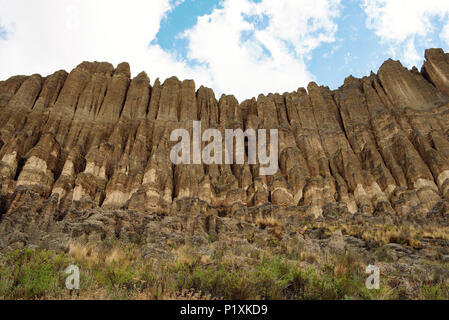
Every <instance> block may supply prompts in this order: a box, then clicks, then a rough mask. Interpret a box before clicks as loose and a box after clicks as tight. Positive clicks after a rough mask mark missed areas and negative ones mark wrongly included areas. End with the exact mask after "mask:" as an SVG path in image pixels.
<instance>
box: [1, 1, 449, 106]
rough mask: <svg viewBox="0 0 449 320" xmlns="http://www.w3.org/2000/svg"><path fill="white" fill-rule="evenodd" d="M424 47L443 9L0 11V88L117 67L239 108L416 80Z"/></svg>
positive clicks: (359, 5)
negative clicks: (271, 97)
mask: <svg viewBox="0 0 449 320" xmlns="http://www.w3.org/2000/svg"><path fill="white" fill-rule="evenodd" d="M125 3H126V4H125ZM431 47H438V48H443V49H444V50H445V51H449V1H448V0H426V1H422V0H407V1H403V0H313V1H311V0H151V1H148V0H128V1H127V2H123V1H118V0H40V1H30V0H14V1H11V0H0V80H4V79H7V78H8V77H10V76H13V75H17V74H33V73H39V74H42V75H44V76H45V75H48V74H51V73H53V72H55V71H57V70H60V69H64V70H67V71H70V70H71V69H73V68H74V67H76V66H77V65H78V64H79V63H81V62H82V61H108V62H111V63H113V64H115V65H117V64H118V63H120V62H122V61H126V62H129V63H130V65H131V71H132V74H133V76H135V75H137V74H138V73H139V72H140V71H146V72H147V74H148V75H149V77H150V79H151V81H152V82H153V83H154V81H155V80H156V78H160V80H161V81H164V80H165V79H166V78H168V77H171V76H177V77H178V78H179V79H194V80H195V83H196V85H197V87H199V86H200V85H204V86H207V87H211V88H213V89H214V91H215V94H216V96H217V98H218V97H219V96H220V95H221V94H233V95H235V96H236V98H237V99H239V100H240V101H242V100H244V99H247V98H252V97H255V96H256V97H257V95H259V94H260V93H263V94H268V93H270V92H273V93H274V92H279V93H283V92H286V91H293V90H296V89H298V88H299V87H307V84H308V83H309V82H310V81H315V82H317V83H318V84H319V85H325V86H329V87H330V88H331V89H336V88H338V87H339V86H341V85H342V84H343V82H344V79H345V78H346V77H347V76H349V75H353V76H355V77H362V76H365V75H369V73H370V72H371V71H374V72H377V70H378V69H379V67H380V66H381V64H382V63H383V61H385V60H387V59H388V58H393V59H396V60H401V62H402V63H403V64H404V65H405V66H407V67H409V68H411V67H412V66H416V67H417V68H418V69H420V68H421V65H422V63H423V57H424V50H425V49H426V48H431Z"/></svg>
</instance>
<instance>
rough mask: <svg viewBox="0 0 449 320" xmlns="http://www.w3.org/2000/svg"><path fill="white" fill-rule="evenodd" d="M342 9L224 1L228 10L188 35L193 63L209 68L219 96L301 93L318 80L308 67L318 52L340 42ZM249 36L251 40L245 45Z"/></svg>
mask: <svg viewBox="0 0 449 320" xmlns="http://www.w3.org/2000/svg"><path fill="white" fill-rule="evenodd" d="M339 4H340V1H339V0H316V1H314V2H311V1H308V0H286V1H270V0H263V1H261V2H258V3H255V2H252V1H248V0H226V1H223V3H222V8H218V9H215V10H214V11H213V12H212V13H211V14H210V15H205V16H203V17H200V18H199V19H198V23H197V24H196V25H195V26H194V27H193V28H192V29H190V30H187V31H186V32H185V34H184V36H185V37H186V38H187V39H188V41H189V58H190V59H196V60H198V61H200V62H202V63H206V64H207V65H208V71H209V72H211V74H212V81H213V83H214V87H215V88H216V89H217V90H218V91H219V92H227V93H233V94H235V95H236V96H237V97H238V98H248V97H251V96H254V95H257V94H258V93H268V92H273V91H280V92H283V91H286V90H295V89H297V88H298V87H299V86H306V85H307V83H308V82H309V81H310V80H312V79H313V76H312V74H311V73H310V72H309V71H308V70H307V67H306V64H305V62H306V59H308V58H309V57H310V55H311V53H312V50H313V49H315V48H317V47H318V46H319V45H320V44H322V43H324V42H333V41H335V33H336V30H337V25H336V24H335V23H334V19H335V18H336V17H337V16H338V13H339ZM245 17H258V18H259V19H245ZM263 17H265V19H266V20H267V23H266V25H265V26H262V27H261V26H260V24H259V23H258V22H257V21H260V20H263V19H262V18H263ZM243 32H244V33H245V34H246V35H249V36H248V37H247V38H243V39H242V33H243ZM267 51H268V52H269V54H267Z"/></svg>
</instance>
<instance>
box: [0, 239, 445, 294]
mask: <svg viewBox="0 0 449 320" xmlns="http://www.w3.org/2000/svg"><path fill="white" fill-rule="evenodd" d="M234 253H235V252H234ZM230 256H231V255H230V253H229V252H226V251H225V250H215V251H214V253H213V254H212V255H211V256H201V255H198V254H195V253H194V251H193V250H192V249H191V248H189V247H185V246H184V247H181V248H178V249H177V250H176V258H175V259H173V260H172V261H170V262H167V261H160V260H157V259H143V258H142V257H141V255H140V253H139V250H138V249H137V247H134V246H127V247H114V248H111V249H110V250H107V251H103V252H100V253H98V252H95V251H94V250H92V249H91V248H90V247H88V246H83V247H81V246H75V245H72V246H70V248H69V250H68V251H67V253H54V252H50V251H46V250H32V249H20V250H14V251H9V252H6V253H4V254H2V255H0V299H243V300H245V299H296V300H304V299H306V300H308V299H400V298H401V296H402V294H403V292H401V290H402V289H401V288H399V287H398V286H395V281H394V278H384V279H382V281H381V287H380V289H379V290H368V289H366V287H365V281H366V277H367V275H366V274H365V268H366V265H361V264H360V263H358V262H357V260H356V259H355V258H354V257H352V256H351V255H348V254H345V255H341V256H335V257H332V258H329V259H328V260H327V261H324V262H320V263H319V262H318V261H315V258H314V257H311V256H307V255H301V256H299V257H296V258H295V259H292V257H289V256H286V255H282V254H278V255H264V254H260V255H257V254H256V255H254V256H251V254H248V255H246V253H244V254H243V256H245V258H247V259H245V260H244V263H239V257H236V256H235V255H233V256H232V259H230V258H229V257H230ZM72 264H75V265H77V266H78V267H79V268H80V271H81V277H80V286H81V288H80V290H79V292H78V293H77V294H70V292H69V291H68V290H67V289H66V288H65V279H66V277H67V275H66V274H65V273H64V270H65V268H67V267H68V266H69V265H72ZM419 288H420V289H419V290H418V293H417V295H416V296H415V297H413V298H416V299H449V288H448V286H447V284H444V283H438V282H433V283H421V284H419Z"/></svg>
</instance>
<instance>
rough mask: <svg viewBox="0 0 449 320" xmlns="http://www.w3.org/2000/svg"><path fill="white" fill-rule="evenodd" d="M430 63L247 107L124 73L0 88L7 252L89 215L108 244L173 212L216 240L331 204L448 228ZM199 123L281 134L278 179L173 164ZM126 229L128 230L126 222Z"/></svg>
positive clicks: (443, 91)
mask: <svg viewBox="0 0 449 320" xmlns="http://www.w3.org/2000/svg"><path fill="white" fill-rule="evenodd" d="M425 56H426V61H425V63H424V66H423V68H422V70H421V71H418V70H417V69H416V68H414V69H412V70H408V69H407V68H405V67H403V66H402V65H401V63H400V62H398V61H393V60H388V61H386V62H385V63H384V64H383V65H382V67H381V68H380V70H379V71H378V74H371V75H370V76H368V77H365V78H362V79H356V78H353V77H349V78H347V79H346V80H345V83H344V85H343V86H341V87H340V88H339V89H338V90H335V91H332V90H329V88H327V87H320V86H318V85H317V84H315V83H311V84H309V86H308V88H307V90H306V89H304V88H300V89H298V90H297V91H295V92H290V93H284V94H269V95H267V96H264V95H260V96H259V97H257V99H255V98H254V99H251V100H246V101H243V102H242V103H239V102H238V101H237V100H236V99H235V98H234V97H233V96H227V95H223V96H222V97H220V98H219V99H218V100H217V98H216V97H215V95H214V92H213V91H212V90H211V89H209V88H205V87H203V86H201V87H200V88H199V89H196V87H195V83H194V82H193V81H191V80H185V81H180V80H178V79H177V78H176V77H173V78H170V79H167V80H166V81H165V82H164V83H161V82H160V81H159V80H156V81H155V83H154V86H151V85H150V79H149V77H148V76H147V75H146V74H145V73H144V72H142V73H140V74H138V75H137V76H136V77H135V78H133V79H131V78H130V67H129V65H128V64H126V63H122V64H120V65H118V66H117V68H114V67H113V66H112V65H111V64H109V63H98V62H94V63H90V62H83V63H82V64H80V65H79V66H78V67H76V68H75V69H74V70H72V71H71V72H70V73H69V74H67V73H66V72H65V71H58V72H56V73H54V74H52V75H50V76H47V77H42V76H40V75H32V76H16V77H12V78H10V79H8V80H5V81H1V82H0V130H1V131H0V185H1V203H0V216H1V219H2V222H1V224H0V234H2V235H3V236H2V237H3V240H2V241H3V242H4V245H9V244H11V243H14V242H15V241H19V240H20V241H22V242H25V243H26V241H27V240H26V239H28V238H30V237H31V238H32V237H33V236H31V235H32V234H35V233H39V232H43V231H45V230H47V229H46V228H51V226H52V225H55V224H56V223H58V222H61V221H72V220H70V219H73V221H75V220H76V219H78V218H79V219H81V216H78V217H77V216H76V214H79V215H82V213H83V212H87V211H85V210H91V211H89V212H103V215H102V216H101V217H102V218H101V219H99V220H101V221H102V222H103V224H105V225H107V226H109V227H107V228H111V230H109V231H107V230H106V231H104V230H103V231H104V232H110V233H112V234H115V235H120V234H121V232H122V231H123V230H124V229H123V228H125V229H126V228H128V229H126V230H128V231H129V230H131V231H132V232H133V233H135V234H138V233H141V232H143V231H142V230H143V229H142V230H140V229H138V228H145V226H147V225H148V224H147V223H146V222H145V221H144V220H145V217H146V216H145V214H153V215H154V214H157V215H163V216H168V217H170V216H171V215H174V214H175V212H183V213H184V218H183V219H184V220H182V221H180V222H179V224H178V225H177V226H173V229H176V228H179V230H181V231H182V230H194V229H195V228H199V229H202V230H205V232H206V233H210V232H212V233H219V232H220V230H222V229H220V228H221V227H220V225H219V221H220V219H221V217H226V216H235V215H237V216H240V215H241V216H244V217H250V216H251V212H253V213H254V212H260V211H261V210H262V211H263V208H264V207H265V208H266V207H267V205H269V206H271V207H270V208H273V206H274V208H276V209H275V211H276V214H277V215H282V214H283V212H294V213H295V212H296V213H295V214H297V215H305V216H310V217H311V218H312V219H320V218H322V217H323V212H324V211H325V210H326V208H329V205H331V204H333V205H334V207H335V206H338V207H339V208H342V209H341V210H343V211H344V212H345V214H351V215H354V214H359V215H360V214H361V215H363V216H366V217H369V216H382V215H388V216H392V217H396V218H397V219H407V218H408V217H417V218H419V219H424V220H425V219H431V218H432V219H436V218H435V217H436V216H438V217H437V218H438V219H441V221H443V222H445V223H447V220H448V212H449V211H448V210H446V209H441V208H447V207H448V204H449V203H448V202H447V201H448V200H449V138H448V134H449V54H446V53H444V52H443V51H442V50H440V49H430V50H427V51H426V55H425ZM192 120H200V121H201V122H202V130H205V129H207V128H218V129H219V130H222V131H223V132H224V130H225V129H227V128H242V129H243V130H245V129H247V128H254V129H258V128H263V129H278V130H279V168H280V170H279V171H278V173H277V174H275V175H273V176H259V170H258V165H248V164H245V165H210V166H208V165H179V166H175V165H173V164H172V163H171V161H170V158H169V154H170V148H171V146H173V145H174V142H170V139H169V137H170V133H171V131H172V130H173V129H176V128H190V129H191V127H192ZM223 135H224V134H223ZM261 208H262V209H261ZM83 210H84V211H83ZM114 210H119V211H114ZM272 210H273V209H272ZM323 210H324V211H323ZM343 211H342V212H343ZM24 212H25V213H26V214H25V213H24ZM114 212H116V213H114ZM27 215H31V216H27ZM109 215H112V216H111V217H109ZM90 216H92V214H90V215H89V217H90ZM12 217H15V218H14V219H12ZM89 217H87V218H89ZM130 217H132V219H134V220H133V221H135V223H134V224H129V223H124V222H123V221H130V220H132V219H131V218H130ZM21 219H28V223H27V224H26V227H23V229H22V230H20V232H18V231H17V230H15V229H14V228H15V227H12V221H14V223H15V224H16V225H17V224H20V222H18V221H21ZM83 219H86V217H84V218H83ZM108 219H113V220H114V219H115V220H114V223H111V224H107V223H106V222H105V221H107V220H108ZM142 219H143V220H142ZM251 219H252V218H251ZM30 221H35V223H36V226H37V227H30ZM83 221H84V220H83ZM147 222H148V221H147ZM100 224H101V223H100V222H99V223H97V224H96V223H91V224H89V227H88V228H93V229H95V228H96V226H97V227H98V228H105V227H104V225H103V226H100ZM198 225H200V226H201V227H198ZM139 226H140V227H139ZM30 228H31V229H33V228H36V229H37V230H35V231H32V230H31V229H30ZM61 228H62V229H58V230H68V229H64V228H68V227H67V225H65V227H61ZM107 228H106V229H107ZM136 228H137V229H136ZM69 229H70V228H69ZM14 230H15V231H14ZM33 230H34V229H33ZM126 230H125V231H126ZM139 230H140V231H139ZM236 230H237V229H236ZM13 231H14V232H13ZM16 231H17V232H16ZM47 231H48V230H47ZM33 232H34V233H33ZM76 232H77V231H76V228H71V229H70V236H74V235H75V236H76ZM84 232H85V233H87V234H89V232H90V231H86V230H84ZM153 232H156V231H153ZM192 232H193V231H192ZM125 233H126V232H125ZM17 234H19V236H17ZM24 235H25V236H24ZM17 237H19V238H17ZM17 239H19V240H17ZM24 239H25V240H24Z"/></svg>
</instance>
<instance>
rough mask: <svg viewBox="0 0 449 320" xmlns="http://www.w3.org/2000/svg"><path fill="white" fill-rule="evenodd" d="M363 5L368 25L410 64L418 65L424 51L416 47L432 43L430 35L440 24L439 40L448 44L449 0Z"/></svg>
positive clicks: (379, 0) (368, 1)
mask: <svg viewBox="0 0 449 320" xmlns="http://www.w3.org/2000/svg"><path fill="white" fill-rule="evenodd" d="M362 8H363V9H364V11H365V13H366V15H367V16H368V18H367V27H368V28H370V29H372V30H374V31H375V33H376V35H377V36H379V37H380V38H381V39H382V40H383V41H384V42H385V43H387V44H388V45H389V46H390V50H391V54H393V55H394V56H396V57H398V58H400V59H401V60H403V61H404V62H405V64H407V65H408V66H412V65H418V64H419V62H420V61H421V60H422V53H421V54H418V52H417V50H416V46H418V45H424V46H429V45H431V43H430V41H429V36H430V35H432V34H434V33H436V32H438V27H439V25H440V24H441V23H442V25H443V29H442V31H441V33H440V35H439V36H440V39H441V40H443V41H445V42H446V44H447V45H449V1H447V0H426V1H422V0H407V1H403V0H363V4H362ZM436 21H439V22H438V23H437V22H436Z"/></svg>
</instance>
